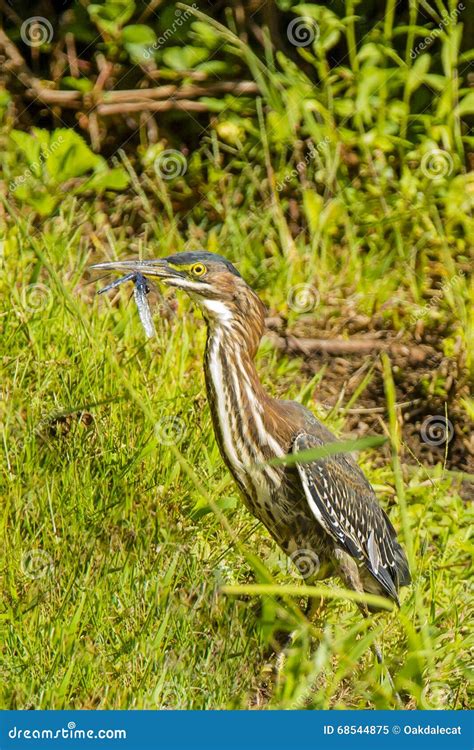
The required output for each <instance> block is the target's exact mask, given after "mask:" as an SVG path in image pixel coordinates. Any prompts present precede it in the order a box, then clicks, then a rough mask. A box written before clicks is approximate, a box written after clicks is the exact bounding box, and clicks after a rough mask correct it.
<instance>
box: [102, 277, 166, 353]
mask: <svg viewBox="0 0 474 750" xmlns="http://www.w3.org/2000/svg"><path fill="white" fill-rule="evenodd" d="M126 281H133V282H134V283H135V288H134V290H133V296H134V297H135V302H136V304H137V308H138V314H139V316H140V321H141V324H142V326H143V330H144V331H145V335H146V336H147V338H149V339H151V338H152V337H153V336H156V329H155V324H154V323H153V318H152V315H151V310H150V305H149V303H148V298H147V294H148V292H149V291H150V287H149V286H148V282H147V280H146V278H145V277H144V276H142V274H141V273H127V275H126V276H122V277H121V278H120V279H115V281H112V283H111V284H107V286H104V288H103V289H100V290H99V292H98V294H104V292H108V291H109V290H110V289H115V287H117V286H120V284H124V283H125V282H126Z"/></svg>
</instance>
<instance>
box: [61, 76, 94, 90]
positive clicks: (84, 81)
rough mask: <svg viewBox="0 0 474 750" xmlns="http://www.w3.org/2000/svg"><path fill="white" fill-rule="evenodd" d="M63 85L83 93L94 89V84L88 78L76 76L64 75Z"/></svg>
mask: <svg viewBox="0 0 474 750" xmlns="http://www.w3.org/2000/svg"><path fill="white" fill-rule="evenodd" d="M61 85H62V86H63V87H64V88H65V89H68V90H70V91H81V92H82V93H83V94H86V93H88V92H89V91H92V89H93V88H94V84H93V83H92V81H90V80H89V79H88V78H74V76H64V78H62V79H61Z"/></svg>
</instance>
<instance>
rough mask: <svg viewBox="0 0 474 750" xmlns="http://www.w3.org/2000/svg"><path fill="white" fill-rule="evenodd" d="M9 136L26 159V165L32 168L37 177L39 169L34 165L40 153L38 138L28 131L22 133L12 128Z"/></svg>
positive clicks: (36, 163) (37, 161)
mask: <svg viewBox="0 0 474 750" xmlns="http://www.w3.org/2000/svg"><path fill="white" fill-rule="evenodd" d="M10 138H11V139H12V141H13V142H14V143H15V145H16V146H17V147H18V149H19V151H20V153H21V154H22V156H23V157H24V159H25V160H26V163H27V164H28V166H29V167H30V168H31V169H32V171H33V173H34V174H35V175H36V176H37V177H39V174H40V171H39V170H38V168H37V167H36V166H35V165H38V163H39V156H40V153H41V144H40V141H39V140H38V138H35V137H34V136H33V135H30V134H29V133H23V131H22V130H12V131H11V133H10Z"/></svg>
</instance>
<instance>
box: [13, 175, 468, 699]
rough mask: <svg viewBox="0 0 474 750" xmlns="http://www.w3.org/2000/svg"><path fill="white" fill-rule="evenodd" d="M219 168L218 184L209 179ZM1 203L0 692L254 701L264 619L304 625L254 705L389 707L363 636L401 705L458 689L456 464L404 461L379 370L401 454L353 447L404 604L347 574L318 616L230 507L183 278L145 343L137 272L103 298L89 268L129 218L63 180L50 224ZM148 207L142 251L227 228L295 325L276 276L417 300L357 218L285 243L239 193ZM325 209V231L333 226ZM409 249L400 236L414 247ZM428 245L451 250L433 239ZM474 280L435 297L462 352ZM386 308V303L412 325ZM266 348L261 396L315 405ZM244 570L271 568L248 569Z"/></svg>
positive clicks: (220, 237) (266, 542)
mask: <svg viewBox="0 0 474 750" xmlns="http://www.w3.org/2000/svg"><path fill="white" fill-rule="evenodd" d="M162 188H163V186H161V188H160V189H162ZM229 189H232V185H231V186H230V187H229V184H226V185H225V186H221V198H222V200H224V197H225V195H227V196H228V195H229ZM216 200H217V195H216ZM9 210H11V214H10V219H9V221H8V225H7V226H6V227H5V229H6V241H5V244H4V253H3V268H4V271H5V274H4V275H3V280H2V300H3V309H2V314H1V318H0V321H1V328H2V351H3V352H4V355H3V374H2V401H1V402H0V406H1V409H2V413H1V417H2V426H3V442H2V445H3V451H4V459H5V460H4V461H3V462H2V464H3V466H2V476H3V488H2V497H3V503H2V505H3V513H2V521H1V523H2V557H1V562H0V570H1V576H2V584H1V591H2V610H1V615H0V627H1V631H2V635H1V643H2V649H1V672H2V675H4V678H3V679H2V681H1V687H0V691H1V697H0V705H1V707H2V708H5V707H8V708H50V709H51V708H92V707H96V708H154V707H169V708H188V709H190V708H246V707H248V706H249V705H253V701H254V697H255V695H256V693H257V692H258V689H259V684H260V682H261V672H262V669H263V667H264V665H265V664H266V662H267V660H268V652H269V650H270V648H269V647H270V645H271V644H272V643H273V642H274V640H275V634H276V631H277V630H286V631H291V630H293V629H294V628H296V630H297V637H296V640H295V644H294V646H293V648H292V650H291V651H290V654H289V658H288V660H287V663H286V666H285V672H284V679H283V680H282V681H281V683H280V684H279V685H278V686H276V687H275V688H274V690H273V692H272V695H271V697H270V699H269V702H268V703H265V704H264V705H265V706H266V705H268V706H270V707H278V708H303V707H312V708H341V707H351V708H365V707H370V708H396V707H397V705H398V704H397V702H396V698H395V696H394V695H393V693H392V690H391V688H390V686H389V684H388V682H387V679H386V678H385V677H384V674H383V672H382V673H381V670H380V667H379V666H378V665H376V664H375V663H374V659H373V656H372V653H371V650H370V645H371V643H372V641H373V639H374V638H375V637H376V638H378V639H379V640H380V641H381V643H382V646H383V650H384V653H385V656H386V665H387V667H388V668H389V669H390V671H391V673H392V675H393V678H394V680H395V685H396V688H397V690H398V692H399V693H400V694H401V696H402V701H403V703H404V705H406V706H407V707H410V708H414V707H419V708H430V707H433V708H461V707H465V706H467V705H468V697H467V684H468V653H469V648H470V647H471V646H472V627H471V626H472V620H471V619H470V612H469V596H468V583H467V582H468V580H469V576H470V573H471V567H470V566H471V552H472V547H470V546H469V527H468V507H467V505H466V502H465V501H463V500H462V499H461V497H460V495H459V489H460V482H459V479H458V478H456V477H455V476H454V477H453V476H452V475H450V474H449V473H447V472H445V471H444V469H443V466H442V465H439V466H438V467H437V469H435V470H434V472H433V471H431V473H428V472H427V471H426V470H425V469H424V467H423V466H422V465H421V464H420V465H418V466H416V465H415V468H414V470H413V471H412V472H411V473H410V474H407V473H406V472H405V471H404V467H403V465H402V463H401V461H400V459H399V458H398V457H399V451H400V450H401V446H400V445H399V439H398V438H397V435H396V416H395V415H394V410H393V404H392V398H391V396H390V378H391V373H390V368H389V367H386V368H385V374H386V387H387V393H388V395H389V399H388V403H389V406H390V405H391V404H392V406H391V408H390V421H389V422H388V423H387V424H386V425H385V423H384V422H383V420H382V422H381V427H380V433H381V434H383V432H384V431H385V433H386V434H387V435H390V436H391V439H392V447H393V460H392V462H390V461H386V462H383V461H382V462H381V461H374V458H375V457H376V452H370V453H364V454H362V455H361V457H360V459H361V464H362V466H363V468H364V469H365V471H366V472H367V474H368V476H369V477H370V479H371V481H372V482H373V484H374V485H375V486H376V488H377V491H378V494H379V497H380V501H381V503H382V505H383V506H384V507H385V508H387V509H389V515H390V517H391V519H392V521H393V523H394V524H395V526H396V528H397V529H398V530H400V534H401V539H402V541H403V543H404V544H405V545H407V547H408V549H409V550H410V551H411V555H412V565H413V571H412V572H413V586H412V587H410V588H409V589H406V590H404V592H403V595H402V608H401V611H400V612H391V613H388V614H381V615H378V616H376V617H374V618H372V619H371V620H370V621H369V623H364V622H363V621H362V620H361V618H360V616H359V615H358V613H357V610H356V608H355V607H354V605H353V604H351V602H350V601H348V599H347V597H346V595H345V593H344V591H342V592H341V591H340V590H339V592H336V595H335V596H334V598H333V597H328V598H327V600H326V602H325V608H324V614H323V615H322V617H321V618H320V620H319V621H318V622H317V623H316V625H315V626H311V625H310V624H309V623H308V622H307V621H306V620H305V619H304V618H303V617H302V616H301V615H300V614H299V610H298V607H297V605H298V603H299V600H300V598H301V597H300V596H298V595H296V590H295V586H297V587H298V588H300V586H301V584H300V582H299V579H297V578H296V577H295V576H294V574H293V573H292V572H291V571H290V570H289V568H288V566H287V564H286V563H285V560H284V559H283V557H282V555H281V554H280V553H279V552H278V551H277V550H276V548H275V545H274V544H273V543H272V541H271V540H270V538H269V537H268V535H267V534H266V532H265V531H264V530H263V529H262V528H261V527H260V526H256V525H255V520H254V519H253V518H252V517H250V516H249V514H248V513H247V512H246V511H245V509H244V508H243V507H242V504H241V502H240V500H239V497H238V494H237V491H236V488H235V486H234V484H233V482H232V480H231V478H230V476H229V475H228V473H227V471H226V470H225V468H224V467H223V464H222V461H221V459H220V456H219V453H218V449H217V446H216V443H215V440H214V437H213V433H212V426H211V421H210V415H209V411H208V408H207V405H206V399H205V391H204V383H203V376H202V371H201V358H202V353H203V346H204V341H205V330H204V326H203V322H202V320H200V317H199V315H198V314H195V313H194V312H193V310H192V309H191V307H190V304H189V302H188V300H187V299H185V298H184V297H179V298H178V300H177V309H176V311H177V314H176V315H175V316H174V317H171V319H169V320H167V319H166V316H164V315H162V319H161V320H157V321H156V322H157V329H158V336H157V338H156V339H154V340H152V341H151V342H147V341H146V340H145V337H144V334H143V331H142V329H141V327H140V323H139V320H138V316H137V313H136V310H135V307H134V304H133V301H132V302H131V303H129V302H128V296H129V293H130V291H129V290H128V289H123V288H121V289H120V290H119V291H118V292H117V294H114V295H108V296H107V298H97V297H96V296H94V291H95V289H96V287H95V285H92V286H87V285H86V284H85V283H84V279H85V269H86V267H87V265H88V264H89V263H92V262H94V261H95V260H98V259H99V258H102V257H103V255H104V253H105V251H106V248H107V245H108V244H109V243H111V244H112V245H113V246H114V252H117V253H120V254H122V255H127V254H128V255H131V254H133V253H136V252H137V248H136V247H135V248H134V249H133V248H132V249H130V248H129V247H127V245H128V241H127V238H126V236H125V234H124V233H123V231H122V229H121V228H120V227H119V228H118V229H117V230H116V231H114V232H112V230H111V229H110V228H109V229H107V228H106V222H105V220H104V214H101V213H100V211H97V208H96V207H95V206H92V205H91V206H88V205H87V204H83V205H82V206H81V207H79V206H78V204H77V203H76V202H75V201H74V200H72V199H71V200H66V201H65V202H64V203H63V206H62V208H61V212H60V214H59V215H58V216H57V217H53V218H52V219H51V220H49V221H48V222H46V223H45V224H43V225H42V231H41V232H39V231H37V229H36V228H35V227H34V225H33V222H32V221H29V220H28V219H27V218H25V217H24V216H22V215H18V216H17V215H16V214H15V210H14V209H13V208H12V207H9ZM142 210H143V211H144V212H145V216H146V220H147V222H148V224H147V227H148V228H149V233H150V234H149V237H150V239H149V240H147V242H146V243H145V247H144V246H143V245H142V249H144V250H145V251H146V255H147V257H152V256H153V255H158V254H160V255H162V254H166V253H167V252H171V251H175V250H177V249H183V248H184V247H185V246H186V247H190V246H196V245H197V244H198V242H199V244H200V245H201V246H204V247H207V249H211V250H216V249H220V250H221V251H222V252H223V253H224V254H225V255H227V256H228V257H229V258H231V259H234V260H238V261H240V268H241V270H242V272H243V273H244V275H245V276H246V277H247V278H248V280H249V281H250V282H251V283H252V284H253V285H254V286H255V287H256V288H257V289H258V290H259V291H260V293H261V295H262V297H263V298H264V300H265V302H266V304H267V305H268V307H269V308H270V310H271V311H272V312H273V313H281V314H283V315H287V314H288V316H289V321H290V325H291V324H292V323H294V322H295V321H296V322H297V320H298V315H297V313H295V312H294V311H292V310H289V309H288V305H287V295H288V288H289V287H290V286H291V285H294V284H298V283H308V282H310V283H311V284H316V285H317V287H318V290H319V291H320V295H321V297H320V300H321V301H320V304H319V307H318V308H317V310H316V312H315V315H316V320H317V319H324V318H325V316H326V315H329V316H331V315H334V308H333V307H331V306H330V305H329V302H328V303H326V294H329V292H331V294H332V295H334V293H337V294H338V296H339V297H340V298H344V297H346V298H347V299H348V300H352V303H353V305H354V308H355V309H356V310H357V309H362V310H364V311H366V312H367V311H369V312H372V311H379V310H380V309H381V306H382V305H384V304H385V305H387V304H389V305H390V300H391V298H392V295H393V291H394V290H397V295H398V296H401V297H404V298H405V299H406V301H407V307H406V311H407V312H409V311H410V309H411V308H410V305H411V306H412V307H414V306H415V305H416V304H418V303H419V299H415V298H414V296H413V295H414V286H413V284H412V279H411V278H410V275H409V273H408V272H405V271H404V268H405V266H404V265H403V264H401V263H397V262H396V261H395V259H394V257H393V251H392V249H391V248H390V247H388V246H386V245H384V244H383V243H382V245H379V246H378V247H377V253H376V252H375V248H374V251H373V255H372V256H371V253H370V250H369V251H368V252H367V253H365V254H364V253H361V252H358V251H357V238H356V237H355V233H356V232H357V226H356V225H355V224H354V223H351V222H350V221H348V223H347V227H348V230H349V233H348V237H349V239H348V240H347V247H348V249H349V253H346V251H345V249H344V248H340V247H337V246H335V247H333V248H332V252H331V254H329V253H326V252H325V251H324V250H323V251H321V246H319V250H318V253H315V252H314V248H311V247H310V246H309V245H308V244H307V242H306V239H305V237H304V235H301V236H300V237H298V238H297V239H296V244H295V253H294V254H293V256H292V258H293V259H292V260H290V259H289V258H288V255H287V254H285V253H283V254H280V253H278V252H276V253H275V252H270V248H269V245H268V244H266V243H265V239H264V235H265V232H266V230H265V226H267V227H268V226H270V227H272V230H271V231H273V228H274V227H275V221H276V220H275V216H273V215H272V214H271V213H269V214H268V215H264V216H262V220H261V222H260V224H259V225H258V228H257V229H256V232H255V235H254V236H253V237H251V239H249V238H248V232H247V230H246V225H245V223H246V221H247V213H246V211H245V209H240V210H239V209H237V208H234V207H233V206H232V204H231V203H229V205H228V207H227V208H226V210H223V211H222V216H223V219H222V222H221V223H220V224H218V225H215V226H213V227H211V226H207V227H206V226H204V227H203V228H201V229H200V231H199V232H198V231H197V229H198V228H197V226H196V224H195V223H193V218H192V217H188V220H187V222H186V223H181V225H180V226H179V227H178V223H177V222H176V221H175V219H174V217H172V218H171V219H170V218H168V217H166V216H164V215H161V214H157V215H156V216H155V215H153V212H152V213H151V214H147V207H146V205H144V204H142ZM430 210H432V209H430ZM429 217H430V212H429V211H427V212H426V213H425V214H424V219H423V220H424V221H425V225H426V222H429V221H430V218H429ZM278 221H280V222H281V218H280V219H278ZM337 221H338V219H334V220H333V223H332V225H331V223H329V225H328V227H327V229H323V230H322V232H323V245H324V242H325V240H324V236H325V232H326V231H327V233H328V234H327V239H328V242H329V239H330V236H331V226H332V227H334V226H335V223H334V222H336V223H337ZM125 224H126V222H125V221H124V225H125ZM280 228H281V223H280ZM147 231H148V230H147ZM268 236H271V232H270V234H267V237H268ZM185 237H186V238H187V240H188V241H187V243H186V244H185ZM84 238H86V239H87V240H88V241H84ZM441 239H442V238H441ZM93 244H95V251H93V252H91V246H92V245H93ZM409 252H410V244H409V240H407V246H406V257H407V259H408V258H409ZM438 253H439V258H440V259H441V258H443V257H444V256H443V253H444V249H443V242H442V241H441V242H439V243H438ZM295 258H296V260H295ZM383 259H385V260H383ZM384 264H385V265H384ZM374 279H377V284H375V283H374ZM31 284H36V285H37V284H41V285H43V286H36V287H35V289H32V290H30V285H31ZM34 292H36V294H38V295H39V297H36V303H34V296H33V297H32V295H33V293H34ZM168 299H169V300H170V301H171V302H172V300H173V298H172V297H171V298H168ZM468 300H469V295H468V280H467V278H466V277H462V278H461V280H460V283H459V285H458V286H456V287H455V289H454V297H453V298H448V297H446V298H443V300H442V301H441V303H440V305H439V311H438V309H437V311H436V315H437V316H438V319H439V316H444V318H446V319H448V320H450V321H451V323H452V328H453V330H454V331H455V332H456V335H461V336H462V346H463V347H464V348H465V349H467V348H468V345H467V342H468V337H469V335H470V329H469V326H467V325H466V321H467V320H468V319H469V315H468V314H467V313H466V309H467V308H466V305H467V304H468ZM173 304H174V303H173ZM35 305H36V309H33V308H34V306H35ZM397 310H398V308H397V307H396V306H395V309H392V308H389V314H388V317H389V319H390V321H391V323H392V324H393V325H395V326H397V325H398V326H399V327H400V328H403V326H404V325H406V319H405V318H404V319H403V320H402V321H401V320H400V317H399V313H398V312H397ZM431 312H433V311H430V315H431ZM434 314H435V313H434V312H433V315H434ZM397 321H398V322H397ZM453 335H454V334H453ZM258 362H259V369H260V372H261V374H262V378H263V380H264V382H265V383H266V384H267V386H268V388H269V389H270V391H271V392H272V393H273V394H275V395H278V396H283V395H284V396H286V397H293V398H302V399H303V400H304V402H305V403H306V404H308V405H309V406H310V407H311V408H313V409H314V410H315V411H316V412H317V413H320V414H322V415H323V416H324V413H323V412H322V411H321V410H319V408H318V404H317V403H315V402H314V400H313V397H312V394H313V389H312V388H308V380H309V377H310V376H309V375H306V373H305V371H304V370H303V369H302V363H301V362H300V361H298V360H297V359H288V358H286V357H283V356H282V355H280V354H278V353H277V352H276V351H275V350H274V349H273V348H272V346H271V345H270V343H269V342H264V344H263V345H262V347H261V350H260V353H259V357H258ZM319 374H320V375H321V373H319ZM316 380H317V378H316ZM341 385H342V384H341ZM342 398H343V401H344V397H342ZM466 408H467V407H466ZM328 424H329V426H330V427H332V428H333V429H334V430H336V431H337V432H339V433H341V434H343V433H344V426H345V416H344V413H343V412H342V413H341V412H332V413H331V414H330V415H329V420H328ZM397 495H398V498H397ZM236 540H238V543H236ZM255 583H259V584H261V585H267V586H268V588H267V589H265V588H264V589H253V588H251V587H250V588H248V586H249V585H250V584H255ZM274 584H278V585H279V588H278V591H279V595H278V596H276V597H275V595H274V594H275V588H274ZM334 584H335V585H337V586H338V587H340V584H339V582H337V581H334ZM328 585H331V582H329V583H328ZM285 586H286V587H287V588H286V589H285ZM262 591H263V592H264V593H262ZM301 591H303V589H301Z"/></svg>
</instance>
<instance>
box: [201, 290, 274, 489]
mask: <svg viewBox="0 0 474 750" xmlns="http://www.w3.org/2000/svg"><path fill="white" fill-rule="evenodd" d="M259 305H260V307H259V308H258V309H257V308H255V309H254V313H255V315H254V317H253V318H252V316H249V319H248V320H247V319H244V317H243V316H241V315H238V316H237V315H236V314H235V313H234V314H232V311H231V308H230V307H229V308H226V309H225V310H224V309H223V308H222V307H220V306H218V305H211V306H208V307H207V308H206V310H205V312H204V314H205V317H206V321H207V325H208V337H207V345H206V356H205V362H204V370H205V376H206V387H207V393H208V398H209V404H210V407H211V413H212V418H213V423H214V430H215V433H216V437H217V440H218V443H219V446H220V449H221V452H222V454H223V456H224V458H225V460H226V462H227V464H228V465H229V468H230V469H231V471H232V473H233V474H234V476H235V478H236V480H237V482H238V483H239V484H240V485H241V486H243V487H246V490H247V492H248V493H251V492H252V491H253V490H252V489H251V487H250V485H249V475H248V472H249V467H251V466H252V465H255V464H258V463H260V462H264V461H266V460H268V459H270V458H272V457H274V456H279V455H283V453H284V451H283V452H282V449H281V446H280V445H279V443H278V441H277V440H276V439H275V435H274V429H273V428H272V425H271V423H270V421H269V415H270V413H271V412H272V411H273V410H272V402H273V399H272V397H271V396H270V395H269V394H268V393H266V391H265V390H264V388H263V385H262V383H261V382H260V378H259V377H258V373H257V370H256V367H255V363H254V356H255V353H256V351H257V348H258V343H259V341H260V339H261V336H262V332H263V325H264V323H263V314H262V311H261V303H260V302H259ZM269 471H270V469H269Z"/></svg>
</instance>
